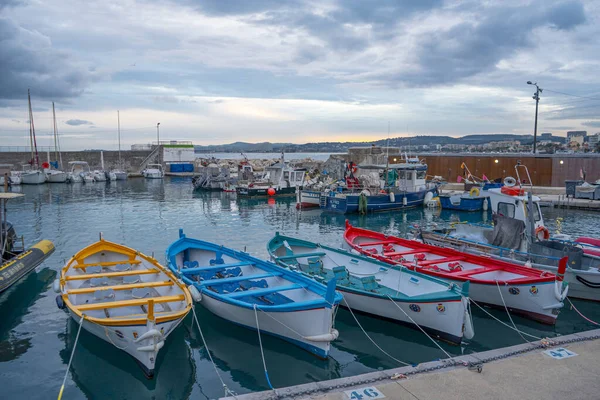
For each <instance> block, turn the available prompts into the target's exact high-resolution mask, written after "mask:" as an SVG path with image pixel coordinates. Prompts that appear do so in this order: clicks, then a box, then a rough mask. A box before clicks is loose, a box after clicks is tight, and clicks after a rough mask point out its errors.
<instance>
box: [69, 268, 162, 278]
mask: <svg viewBox="0 0 600 400" xmlns="http://www.w3.org/2000/svg"><path fill="white" fill-rule="evenodd" d="M159 272H160V271H159V270H157V269H140V270H137V271H122V272H106V273H104V274H81V275H69V276H66V277H65V279H66V280H68V281H82V280H86V279H92V278H116V277H119V276H132V275H148V274H158V273H159Z"/></svg>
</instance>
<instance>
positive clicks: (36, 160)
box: [27, 89, 40, 169]
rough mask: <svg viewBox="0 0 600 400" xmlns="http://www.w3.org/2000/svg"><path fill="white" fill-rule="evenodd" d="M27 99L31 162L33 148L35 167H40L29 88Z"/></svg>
mask: <svg viewBox="0 0 600 400" xmlns="http://www.w3.org/2000/svg"><path fill="white" fill-rule="evenodd" d="M27 100H28V101H29V129H30V134H31V137H32V138H33V140H32V144H33V146H32V148H31V154H32V157H31V158H32V162H33V150H34V149H35V169H40V157H39V155H38V150H37V141H36V140H35V126H34V125H33V111H32V110H31V95H30V93H29V89H27Z"/></svg>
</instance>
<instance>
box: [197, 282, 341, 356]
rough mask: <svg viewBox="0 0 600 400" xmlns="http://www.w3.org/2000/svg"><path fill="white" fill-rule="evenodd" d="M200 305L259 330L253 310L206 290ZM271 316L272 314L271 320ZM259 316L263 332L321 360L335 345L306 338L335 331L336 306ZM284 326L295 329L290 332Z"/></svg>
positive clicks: (258, 311) (224, 317) (257, 313)
mask: <svg viewBox="0 0 600 400" xmlns="http://www.w3.org/2000/svg"><path fill="white" fill-rule="evenodd" d="M200 303H201V304H202V305H203V306H204V307H206V309H207V310H209V311H210V312H212V313H213V314H215V315H217V316H219V317H221V318H223V319H225V320H227V321H231V322H233V323H235V324H237V325H241V326H244V327H246V328H249V329H253V330H256V317H255V311H254V310H253V309H248V308H243V307H237V306H235V305H232V304H227V303H224V302H221V301H220V300H218V299H216V298H213V297H211V296H210V294H207V291H206V290H203V291H202V300H201V302H200ZM267 314H269V315H271V317H270V316H269V315H267ZM256 315H257V316H258V323H259V327H260V331H261V333H268V334H270V335H272V336H276V337H278V338H281V339H283V340H285V341H288V342H291V343H293V344H295V345H297V346H299V347H301V348H303V349H305V350H308V351H309V352H311V353H313V354H314V355H316V356H318V357H320V358H327V357H328V355H329V350H330V346H331V345H330V342H316V341H310V340H306V339H305V337H310V336H319V335H325V334H329V333H330V332H331V330H332V322H333V316H334V315H335V307H333V308H325V307H322V308H316V309H312V310H301V311H291V312H263V311H260V310H256ZM277 321H280V322H281V323H280V322H277ZM283 324H285V325H287V326H289V327H290V328H292V329H293V330H291V329H288V328H287V327H285V326H284V325H283ZM296 332H298V333H299V334H301V335H302V337H301V336H299V335H298V334H296ZM257 340H258V338H257Z"/></svg>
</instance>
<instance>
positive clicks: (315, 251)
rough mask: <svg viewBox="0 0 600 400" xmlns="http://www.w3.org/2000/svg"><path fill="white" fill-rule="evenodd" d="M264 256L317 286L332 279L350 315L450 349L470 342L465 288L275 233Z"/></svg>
mask: <svg viewBox="0 0 600 400" xmlns="http://www.w3.org/2000/svg"><path fill="white" fill-rule="evenodd" d="M267 250H268V251H269V254H270V255H271V257H272V258H273V260H274V261H275V262H277V263H278V264H279V265H281V266H285V267H287V268H289V269H291V270H295V271H298V272H301V273H302V274H304V275H307V276H310V277H312V278H314V279H316V280H317V281H320V282H322V281H325V280H328V279H332V278H333V279H335V280H336V283H337V289H338V290H339V291H340V292H341V293H342V294H343V295H344V301H346V302H347V305H348V306H349V307H350V309H352V310H356V311H361V312H364V313H368V314H371V315H374V316H377V317H380V318H385V319H389V320H392V321H394V322H398V323H401V324H405V325H407V326H409V327H411V328H414V329H418V327H417V325H415V323H416V324H418V325H419V326H420V327H421V328H423V329H424V330H425V331H427V332H428V333H429V334H431V335H432V336H433V337H436V338H438V339H442V340H445V341H448V342H450V343H453V344H460V342H461V341H462V338H463V336H465V337H466V338H467V339H471V338H473V335H474V330H473V323H472V321H471V315H470V313H469V309H468V307H469V303H468V291H469V289H468V287H469V285H468V284H467V285H466V286H463V288H462V290H461V288H460V287H459V286H457V285H454V284H449V283H448V282H447V281H444V280H441V279H438V278H434V277H430V276H427V275H424V274H421V273H419V272H414V271H410V270H409V269H407V268H404V267H403V266H390V265H387V264H384V263H382V262H380V261H377V260H374V259H372V258H367V257H363V256H359V255H355V254H351V253H349V252H347V251H344V250H340V249H334V248H332V247H328V246H324V245H321V244H317V243H312V242H309V241H306V240H300V239H296V238H292V237H287V236H282V235H279V234H278V233H277V234H276V235H275V237H273V239H271V241H270V242H269V244H268V245H267ZM344 304H345V303H344ZM411 319H412V320H411ZM465 327H466V329H465Z"/></svg>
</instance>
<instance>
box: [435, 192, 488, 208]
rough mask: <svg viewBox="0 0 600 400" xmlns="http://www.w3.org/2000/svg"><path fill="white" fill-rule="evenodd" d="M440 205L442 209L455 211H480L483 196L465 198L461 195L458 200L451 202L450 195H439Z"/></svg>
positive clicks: (483, 199)
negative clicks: (457, 201)
mask: <svg viewBox="0 0 600 400" xmlns="http://www.w3.org/2000/svg"><path fill="white" fill-rule="evenodd" d="M439 198H440V205H441V206H442V208H443V209H444V210H455V211H470V212H474V211H482V210H483V202H484V201H485V197H474V198H465V197H461V198H460V202H459V203H456V202H453V201H452V199H451V196H439Z"/></svg>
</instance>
